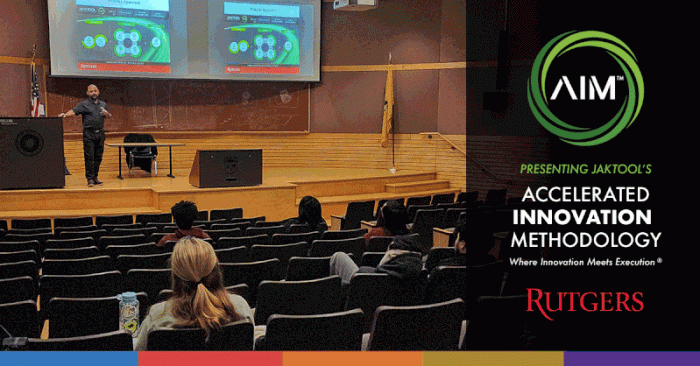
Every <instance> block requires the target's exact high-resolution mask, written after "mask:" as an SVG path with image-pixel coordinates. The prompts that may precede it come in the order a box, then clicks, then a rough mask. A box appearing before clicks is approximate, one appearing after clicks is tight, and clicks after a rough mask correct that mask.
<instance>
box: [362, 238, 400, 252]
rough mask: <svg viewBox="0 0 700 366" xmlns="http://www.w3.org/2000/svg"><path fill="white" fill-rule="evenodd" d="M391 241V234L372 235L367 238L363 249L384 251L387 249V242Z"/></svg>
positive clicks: (392, 239)
mask: <svg viewBox="0 0 700 366" xmlns="http://www.w3.org/2000/svg"><path fill="white" fill-rule="evenodd" d="M393 241H394V237H393V236H373V237H371V238H369V241H368V242H367V247H366V248H365V250H366V251H368V252H386V251H387V250H388V249H389V244H391V243H392V242H393Z"/></svg>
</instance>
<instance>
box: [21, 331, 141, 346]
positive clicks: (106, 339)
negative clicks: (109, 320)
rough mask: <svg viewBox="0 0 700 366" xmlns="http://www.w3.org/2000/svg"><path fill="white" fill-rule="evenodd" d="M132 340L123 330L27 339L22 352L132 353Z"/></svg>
mask: <svg viewBox="0 0 700 366" xmlns="http://www.w3.org/2000/svg"><path fill="white" fill-rule="evenodd" d="M133 349H134V346H133V338H132V336H131V333H128V332H127V331H125V330H119V331H116V332H110V333H102V334H95V335H90V336H83V337H71V338H53V339H37V338H29V339H28V340H27V345H26V347H24V348H22V351H133Z"/></svg>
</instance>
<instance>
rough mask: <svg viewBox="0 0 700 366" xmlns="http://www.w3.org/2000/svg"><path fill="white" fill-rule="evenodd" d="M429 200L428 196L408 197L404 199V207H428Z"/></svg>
mask: <svg viewBox="0 0 700 366" xmlns="http://www.w3.org/2000/svg"><path fill="white" fill-rule="evenodd" d="M430 200H431V197H430V196H420V197H408V198H406V207H409V206H414V205H429V204H430Z"/></svg>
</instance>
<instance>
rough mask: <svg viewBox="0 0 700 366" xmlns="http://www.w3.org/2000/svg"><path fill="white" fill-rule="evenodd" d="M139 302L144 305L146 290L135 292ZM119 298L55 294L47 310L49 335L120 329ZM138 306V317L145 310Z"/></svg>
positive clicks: (73, 335)
mask: <svg viewBox="0 0 700 366" xmlns="http://www.w3.org/2000/svg"><path fill="white" fill-rule="evenodd" d="M136 298H137V299H138V301H139V304H145V303H146V302H147V301H148V297H147V295H146V293H145V292H140V293H137V294H136ZM119 301H120V300H119V297H118V296H109V297H86V298H68V297H54V298H53V299H51V301H49V304H48V308H47V309H46V311H47V313H48V319H49V324H50V327H49V337H50V338H65V337H79V336H86V335H93V334H100V333H108V332H114V331H118V330H119ZM147 310H148V308H146V307H145V306H144V305H140V312H139V317H140V318H141V319H143V317H144V316H145V314H144V312H145V311H147Z"/></svg>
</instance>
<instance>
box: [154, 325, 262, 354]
mask: <svg viewBox="0 0 700 366" xmlns="http://www.w3.org/2000/svg"><path fill="white" fill-rule="evenodd" d="M146 349H147V350H149V351H252V350H253V324H251V323H249V322H247V321H245V320H239V321H237V322H232V323H229V324H226V325H223V326H222V327H221V328H219V329H214V330H212V331H211V332H210V333H207V332H206V331H204V330H203V329H201V328H179V329H157V330H154V331H152V332H150V333H148V340H147V345H146Z"/></svg>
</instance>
